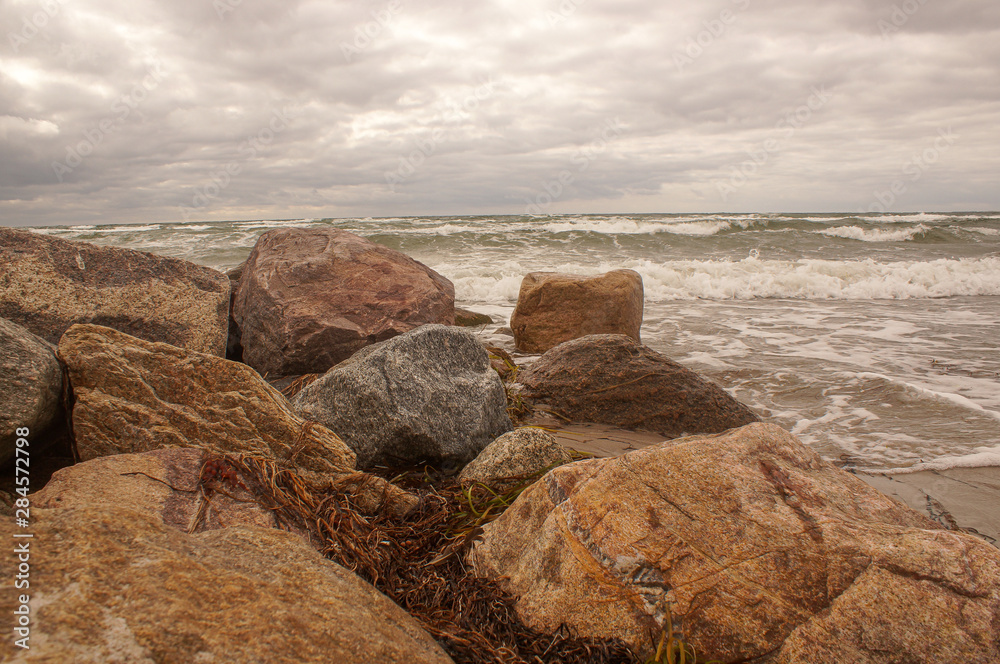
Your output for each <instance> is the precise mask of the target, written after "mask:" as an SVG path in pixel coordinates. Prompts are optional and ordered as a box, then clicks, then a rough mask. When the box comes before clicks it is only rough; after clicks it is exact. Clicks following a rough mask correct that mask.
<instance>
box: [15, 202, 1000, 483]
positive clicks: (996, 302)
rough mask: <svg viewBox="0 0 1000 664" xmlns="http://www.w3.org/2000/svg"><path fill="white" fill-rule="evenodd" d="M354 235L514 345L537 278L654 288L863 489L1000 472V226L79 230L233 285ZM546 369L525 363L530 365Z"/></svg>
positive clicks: (698, 219) (652, 220)
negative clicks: (432, 276)
mask: <svg viewBox="0 0 1000 664" xmlns="http://www.w3.org/2000/svg"><path fill="white" fill-rule="evenodd" d="M285 227H321V228H339V229H343V230H347V231H350V232H352V233H356V234H358V235H362V236H364V237H367V238H369V239H371V240H373V241H375V242H378V243H380V244H384V245H386V246H389V247H392V248H393V249H398V250H400V251H402V252H404V253H406V254H409V255H410V256H412V257H414V258H416V259H417V260H419V261H421V262H423V263H425V264H426V265H428V266H430V267H431V268H433V269H434V270H436V271H438V272H439V273H441V274H443V275H444V276H446V277H447V278H449V279H450V280H451V281H452V282H454V284H455V292H456V299H457V301H458V304H459V306H464V307H467V308H470V309H474V310H478V311H482V312H484V313H488V314H490V315H492V316H493V317H494V318H495V319H496V320H497V321H498V322H497V323H496V324H495V325H493V326H487V328H485V329H483V330H481V331H480V332H479V334H481V335H483V337H484V339H485V340H488V341H490V342H491V343H500V344H504V345H506V346H507V347H508V348H511V349H512V339H511V338H510V336H508V334H507V333H506V331H505V330H504V327H505V326H506V324H507V321H508V320H509V318H510V314H511V312H512V311H513V309H514V305H515V303H516V302H517V295H518V289H519V286H520V283H521V278H522V277H523V276H524V275H525V274H527V273H528V272H533V271H558V272H569V273H574V274H585V275H592V274H598V273H601V272H606V271H608V270H612V269H616V268H629V269H632V270H635V271H637V272H638V273H639V274H640V275H642V279H643V287H644V290H645V314H644V322H643V326H642V332H641V334H642V341H643V343H645V344H647V345H648V346H650V347H652V348H654V349H655V350H657V351H660V352H662V353H664V354H665V355H667V356H668V357H670V358H672V359H673V360H675V361H677V362H680V363H681V364H683V365H685V366H687V367H689V368H690V369H693V370H695V371H697V372H698V373H700V374H702V375H703V376H705V377H707V378H709V379H710V380H712V381H715V382H716V383H718V384H719V385H721V386H722V387H724V388H725V389H726V390H728V391H729V392H730V393H731V394H733V395H734V396H735V397H736V398H738V399H740V400H741V401H743V402H744V403H746V404H747V405H749V406H751V407H752V408H753V409H754V410H755V411H756V412H757V413H758V414H760V415H761V416H762V417H763V418H764V419H765V420H767V421H771V422H775V423H777V424H779V425H781V426H783V427H785V428H786V429H788V430H790V431H791V432H793V433H794V434H796V435H797V436H798V437H799V438H800V439H801V440H802V441H803V442H805V443H806V444H808V445H810V446H811V447H812V448H814V449H815V450H817V451H818V452H819V453H820V454H821V455H822V456H823V457H824V458H826V459H828V460H830V461H832V462H834V463H836V464H838V465H840V466H842V467H845V468H848V469H858V470H865V471H869V472H877V473H905V472H913V471H917V470H928V469H930V470H934V469H945V468H953V467H982V466H1000V213H954V214H929V213H913V214H865V215H854V214H721V215H720V214H641V215H635V214H619V215H553V216H540V217H535V216H455V217H393V218H363V219H362V218H356V219H296V220H279V221H221V222H201V223H147V224H120V225H90V226H62V227H53V226H49V227H44V228H36V229H33V230H35V231H36V232H39V233H45V234H48V235H51V236H54V237H61V238H65V239H70V240H83V241H87V242H93V243H95V244H99V245H109V246H117V247H127V248H132V249H140V250H143V251H149V252H152V253H155V254H160V255H163V256H172V257H176V258H183V259H186V260H189V261H193V262H195V263H199V264H202V265H206V266H209V267H213V268H216V269H218V270H223V271H225V270H228V269H230V268H232V267H235V266H237V265H238V264H239V263H241V262H242V261H243V260H244V259H245V258H246V257H247V255H248V254H249V252H250V250H251V248H252V247H253V245H254V243H255V242H256V240H257V238H258V237H259V236H260V235H261V234H262V233H264V232H266V231H267V230H269V229H272V228H285ZM531 359H532V358H530V357H522V358H521V360H520V361H521V362H530V361H531Z"/></svg>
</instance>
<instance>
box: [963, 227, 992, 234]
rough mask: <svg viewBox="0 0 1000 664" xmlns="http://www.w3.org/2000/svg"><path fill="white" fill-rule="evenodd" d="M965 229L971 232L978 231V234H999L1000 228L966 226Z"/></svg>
mask: <svg viewBox="0 0 1000 664" xmlns="http://www.w3.org/2000/svg"><path fill="white" fill-rule="evenodd" d="M965 230H967V231H972V232H973V233H979V234H980V235H994V236H995V235H1000V228H983V227H979V226H973V227H972V228H966V229H965Z"/></svg>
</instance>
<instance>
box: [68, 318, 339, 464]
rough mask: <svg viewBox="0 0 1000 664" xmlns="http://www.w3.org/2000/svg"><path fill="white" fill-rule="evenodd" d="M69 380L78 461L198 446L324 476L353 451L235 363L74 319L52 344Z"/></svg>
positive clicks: (218, 452)
mask: <svg viewBox="0 0 1000 664" xmlns="http://www.w3.org/2000/svg"><path fill="white" fill-rule="evenodd" d="M59 353H60V354H61V355H62V357H63V359H64V361H65V362H66V365H67V367H68V368H69V379H70V384H71V385H72V386H73V394H74V397H75V403H74V405H73V414H72V422H73V435H74V436H75V438H76V444H77V448H78V449H79V452H80V458H81V460H83V461H86V460H87V459H96V458H97V457H102V456H107V455H109V454H123V453H130V452H146V451H149V450H155V449H160V448H162V447H202V448H205V449H207V450H211V451H212V452H215V453H216V454H226V453H236V454H239V453H245V454H252V455H255V456H261V457H267V458H271V459H276V460H285V461H294V463H295V464H297V465H299V466H300V467H302V468H305V469H307V470H311V471H314V472H317V473H324V474H331V473H342V472H345V471H350V470H351V469H353V466H354V453H353V452H351V450H350V449H349V448H348V447H347V446H346V445H344V443H343V442H342V441H341V440H340V439H339V438H338V437H337V435H336V434H335V433H333V432H332V431H330V430H328V429H327V428H326V427H323V426H307V423H306V422H305V420H303V419H302V418H301V417H299V416H298V415H296V414H295V412H294V411H293V410H292V409H291V407H290V405H289V404H288V402H287V400H286V399H285V398H284V397H283V396H281V394H280V393H279V392H278V391H277V390H275V389H274V388H273V387H271V386H270V385H268V384H267V382H265V381H264V379H262V378H261V377H260V376H259V375H257V373H256V372H255V371H254V370H253V369H251V368H250V367H248V366H246V365H245V364H240V363H238V362H230V361H228V360H223V359H221V358H218V357H215V356H212V355H208V354H205V353H193V352H191V351H186V350H183V349H181V348H177V347H175V346H170V345H168V344H160V343H152V342H149V341H143V340H141V339H137V338H135V337H130V336H128V335H127V334H125V333H123V332H119V331H117V330H112V329H110V328H106V327H101V326H99V325H74V326H73V327H71V328H70V329H69V330H68V331H67V332H66V334H65V335H63V338H62V340H61V341H60V342H59Z"/></svg>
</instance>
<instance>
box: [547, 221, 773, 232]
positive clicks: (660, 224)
mask: <svg viewBox="0 0 1000 664" xmlns="http://www.w3.org/2000/svg"><path fill="white" fill-rule="evenodd" d="M755 225H762V226H765V225H767V219H761V218H759V217H756V216H753V217H711V218H710V219H705V218H704V217H700V218H699V217H675V218H665V219H626V218H621V217H613V218H610V219H588V218H585V217H583V218H576V219H568V220H565V221H553V222H549V223H546V224H543V225H541V228H542V229H543V230H546V231H549V232H550V233H568V232H588V233H600V234H602V235H653V234H657V233H671V234H673V235H690V236H698V237H706V236H710V235H716V234H718V233H720V232H722V231H725V230H730V229H737V228H739V229H741V230H748V229H750V228H751V227H753V226H755Z"/></svg>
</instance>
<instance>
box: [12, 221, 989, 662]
mask: <svg viewBox="0 0 1000 664" xmlns="http://www.w3.org/2000/svg"><path fill="white" fill-rule="evenodd" d="M637 278H638V275H636V274H635V273H630V271H615V272H612V273H609V275H606V278H597V279H582V278H578V277H574V276H573V275H550V274H544V273H536V274H532V275H526V278H525V283H524V285H523V286H522V296H523V297H522V299H523V303H522V302H520V301H519V303H518V309H517V311H516V312H515V317H514V319H512V321H511V323H512V324H511V327H512V334H513V336H514V344H515V346H516V347H517V348H520V349H527V350H530V351H531V352H537V353H541V355H540V357H538V358H537V359H535V360H534V361H533V362H531V363H530V364H524V363H522V364H521V365H519V363H518V360H517V359H516V358H515V357H512V356H511V355H510V354H508V353H507V352H505V351H504V349H502V348H498V347H496V346H490V345H487V344H485V343H484V342H483V340H482V338H481V337H480V336H479V335H477V334H476V333H475V332H474V331H472V330H474V328H467V327H463V326H461V324H462V323H465V324H470V325H482V324H484V323H487V322H489V319H488V317H486V318H485V319H484V318H483V317H482V316H478V317H477V316H476V314H475V312H467V311H463V310H457V309H456V308H455V301H454V288H453V286H452V285H451V283H450V282H449V281H448V280H447V279H445V278H444V277H442V276H441V275H439V274H437V273H435V272H434V271H433V270H430V269H429V268H427V267H426V266H424V265H422V264H420V263H418V262H417V261H414V260H413V259H412V258H410V257H408V256H405V255H403V254H401V253H399V252H396V251H393V250H390V249H387V248H385V247H381V246H379V245H376V244H374V243H372V242H369V241H367V240H364V239H362V238H359V237H357V236H354V235H351V234H350V233H346V232H343V231H324V230H317V229H280V230H273V231H269V232H267V233H265V234H264V235H262V236H261V238H260V239H259V241H258V243H257V246H256V247H255V248H254V249H253V252H252V253H251V255H250V257H249V259H248V260H247V262H246V263H245V264H244V265H243V266H241V268H240V269H238V270H236V271H234V272H232V273H230V274H229V275H223V274H221V273H218V272H215V271H213V270H209V269H207V268H203V267H199V266H195V265H192V264H188V263H184V262H183V261H177V260H174V259H163V258H160V257H156V256H153V255H151V254H145V253H142V252H134V251H126V250H123V249H107V248H99V247H95V246H93V245H88V244H85V243H78V242H68V241H64V240H57V239H53V238H47V237H44V236H39V235H35V234H32V233H30V232H26V231H17V230H11V229H0V364H2V366H3V369H4V371H3V372H2V377H0V456H2V459H0V461H2V462H3V463H4V464H5V467H6V468H8V469H10V472H9V473H5V474H4V477H5V478H8V479H4V480H3V484H2V485H0V492H2V493H0V498H3V501H2V502H3V505H2V506H0V507H2V508H3V509H2V512H3V515H2V516H0V523H2V524H3V528H4V531H5V532H7V533H11V532H14V531H15V530H20V529H21V527H22V526H16V525H15V520H14V508H15V507H16V506H15V504H14V502H15V501H16V500H19V499H26V500H27V501H28V502H30V532H31V534H32V535H33V537H32V539H31V559H30V565H31V577H30V588H27V589H25V590H24V591H23V592H24V593H25V594H28V595H30V598H29V599H28V600H25V601H21V599H20V597H19V596H18V595H16V594H15V592H14V591H12V590H9V591H8V592H5V593H2V594H0V611H2V612H3V613H4V615H7V616H11V615H15V614H14V611H15V609H16V608H17V607H19V606H21V605H22V604H26V605H27V606H28V607H29V608H30V616H31V620H30V637H29V641H26V642H25V645H30V648H22V647H18V646H16V645H14V643H13V642H12V641H11V640H9V639H8V640H7V641H5V643H4V645H3V646H2V648H3V650H2V651H0V652H2V653H3V661H4V662H8V661H10V662H24V663H28V662H81V663H89V662H94V663H97V662H100V663H107V662H122V663H124V662H185V663H186V662H296V663H300V662H331V661H333V662H348V663H350V662H357V663H359V664H360V663H362V662H365V663H367V662H376V661H385V662H403V661H405V662H450V661H454V662H498V663H499V662H503V663H507V662H651V661H652V662H668V661H680V659H679V658H680V656H681V654H682V653H683V655H684V657H685V659H686V661H698V662H710V661H714V662H726V663H730V662H731V663H736V662H759V663H761V664H771V663H784V662H789V663H790V662H815V663H819V664H824V663H827V662H829V663H831V664H832V663H834V662H838V663H839V662H862V663H864V662H870V663H872V664H875V663H879V664H881V663H886V664H888V663H889V662H980V663H989V662H1000V550H998V549H997V548H996V547H994V546H992V545H991V544H990V543H988V542H987V541H985V540H984V539H983V538H982V537H978V536H976V535H975V534H973V533H970V532H967V531H966V529H963V528H962V527H961V524H959V523H955V522H954V520H953V521H952V522H949V521H948V520H946V519H932V518H929V517H928V516H927V514H926V513H925V512H921V511H918V510H915V509H913V508H912V507H914V506H915V507H918V508H919V507H921V505H919V504H915V501H917V502H919V499H918V498H914V497H913V496H914V495H916V494H913V492H914V491H917V490H918V489H917V488H914V487H915V485H907V486H909V489H905V490H904V489H902V488H900V487H896V486H894V485H893V483H894V482H895V483H896V484H900V482H899V480H900V478H893V479H884V478H883V479H882V480H881V481H876V480H871V481H869V478H859V477H858V476H856V475H854V474H851V473H849V472H846V471H845V470H842V469H840V468H838V467H836V466H834V465H832V464H830V463H828V462H827V461H824V460H823V459H821V458H820V457H819V456H818V455H817V454H815V453H814V452H813V451H812V450H811V449H809V448H808V447H806V446H805V445H803V444H802V443H801V442H800V441H799V440H797V439H796V438H795V437H794V436H793V435H792V434H790V433H788V432H787V431H784V430H783V429H781V428H780V427H778V426H776V425H774V424H770V423H766V422H762V421H761V420H760V417H759V416H758V415H757V414H755V413H754V412H752V411H751V410H750V409H749V408H747V407H746V406H745V405H743V404H741V403H739V402H738V401H736V400H735V399H734V398H733V397H731V396H730V395H729V394H728V393H727V392H726V391H725V390H723V389H721V388H720V387H719V386H717V385H715V384H713V383H711V382H710V381H707V380H705V379H704V378H703V377H701V376H699V375H698V374H696V373H694V372H692V371H690V370H688V369H687V368H685V367H683V366H681V365H679V364H677V363H676V362H673V361H672V360H671V359H670V358H668V357H666V356H664V355H662V354H661V353H657V352H655V351H653V350H651V349H649V348H648V347H646V346H644V345H643V344H642V343H641V341H640V339H639V333H638V330H639V324H640V323H641V320H642V284H641V279H640V280H638V282H637V281H636V280H637ZM456 323H459V325H456ZM25 429H27V430H29V431H30V435H29V436H28V437H27V439H28V440H29V441H30V450H31V452H30V454H31V465H30V489H31V493H28V494H27V495H26V496H25V495H23V494H25V493H27V492H22V493H18V491H17V490H18V488H19V487H20V486H23V485H22V484H20V483H15V481H14V478H15V472H14V468H15V461H16V456H17V449H18V445H20V443H18V442H16V441H17V440H18V439H19V438H24V435H23V431H24V430H25ZM19 431H20V432H22V433H19ZM18 476H20V475H18ZM862 480H865V481H862ZM872 484H874V485H875V486H872ZM887 494H891V495H887ZM911 494H913V495H911ZM897 498H898V499H897ZM900 499H901V500H900ZM904 503H909V505H907V504H904ZM22 504H26V503H22ZM982 534H983V535H985V536H986V537H987V538H988V537H989V532H987V531H984V532H983V533H982ZM9 537H10V535H8V538H9ZM8 541H12V540H11V539H8ZM17 564H18V563H17V559H16V558H15V557H13V556H10V555H4V556H0V569H2V573H3V574H4V576H5V578H8V579H9V578H13V577H14V575H15V574H16V573H17Z"/></svg>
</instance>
